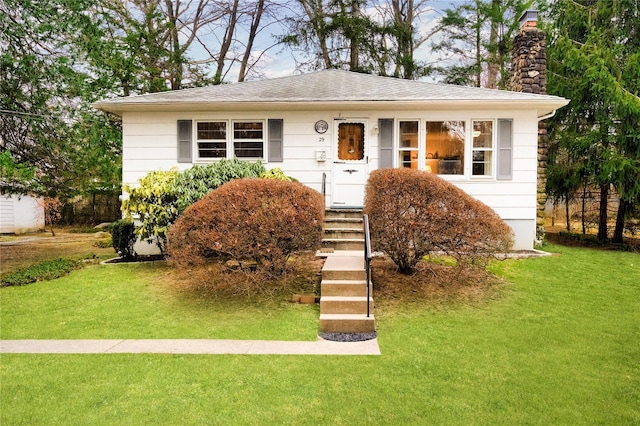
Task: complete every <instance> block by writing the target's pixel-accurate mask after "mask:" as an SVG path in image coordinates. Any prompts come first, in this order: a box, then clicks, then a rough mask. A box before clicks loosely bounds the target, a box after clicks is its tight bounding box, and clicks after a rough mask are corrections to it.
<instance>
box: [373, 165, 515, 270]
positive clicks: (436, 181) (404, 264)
mask: <svg viewBox="0 0 640 426" xmlns="http://www.w3.org/2000/svg"><path fill="white" fill-rule="evenodd" d="M364 212H365V213H366V214H368V215H369V220H370V227H371V240H372V244H373V248H374V249H375V250H381V251H384V252H385V253H387V254H388V255H389V257H391V259H392V260H393V261H394V262H395V263H396V265H397V266H398V269H399V270H400V271H401V272H403V273H410V272H411V271H412V270H413V269H414V267H415V265H416V264H417V263H418V262H419V261H420V260H421V259H422V258H423V257H424V256H425V255H427V254H429V253H432V252H435V253H443V254H446V255H449V256H452V257H453V258H455V260H456V261H457V264H458V265H459V266H465V265H482V266H484V265H485V264H486V262H487V260H488V259H489V258H492V257H494V256H495V255H496V254H497V253H504V252H505V251H508V250H509V249H510V248H511V246H512V235H513V233H512V231H511V228H509V226H508V225H507V224H506V223H504V221H503V220H502V219H500V217H499V216H498V215H497V214H496V213H495V212H494V211H493V210H492V209H491V208H490V207H488V206H487V205H485V204H483V203H481V202H480V201H478V200H475V199H474V198H472V197H471V196H469V195H468V194H466V193H465V192H464V191H462V190H461V189H459V188H457V187H456V186H454V185H452V184H450V183H448V182H446V181H445V180H443V179H441V178H439V177H438V176H436V175H434V174H431V173H426V172H421V171H418V170H412V169H404V168H403V169H382V170H376V171H374V172H373V173H371V176H370V177H369V180H368V182H367V188H366V194H365V207H364Z"/></svg>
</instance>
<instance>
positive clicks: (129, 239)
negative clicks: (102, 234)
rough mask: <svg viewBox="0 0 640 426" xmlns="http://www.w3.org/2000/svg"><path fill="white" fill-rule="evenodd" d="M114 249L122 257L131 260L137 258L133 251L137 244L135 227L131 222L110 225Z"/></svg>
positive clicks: (123, 220)
mask: <svg viewBox="0 0 640 426" xmlns="http://www.w3.org/2000/svg"><path fill="white" fill-rule="evenodd" d="M109 232H110V233H111V241H112V247H113V248H114V250H115V251H116V253H118V254H119V255H120V256H122V257H124V258H127V259H130V258H132V257H135V255H136V252H135V251H134V249H133V246H134V244H135V243H136V239H137V238H136V234H135V225H134V223H133V222H132V221H131V220H127V219H122V220H118V221H116V222H113V223H112V224H111V225H109Z"/></svg>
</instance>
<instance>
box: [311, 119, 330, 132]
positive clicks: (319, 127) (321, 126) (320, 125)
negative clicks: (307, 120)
mask: <svg viewBox="0 0 640 426" xmlns="http://www.w3.org/2000/svg"><path fill="white" fill-rule="evenodd" d="M314 127H315V129H316V132H317V133H320V134H323V133H326V131H327V130H328V129H329V125H328V124H327V122H326V121H324V120H318V121H316V124H315V126H314Z"/></svg>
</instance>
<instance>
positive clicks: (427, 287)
mask: <svg viewBox="0 0 640 426" xmlns="http://www.w3.org/2000/svg"><path fill="white" fill-rule="evenodd" d="M371 266H372V280H373V283H374V292H375V299H376V302H377V303H378V302H382V303H385V304H386V303H389V304H391V305H394V304H405V303H411V302H425V301H426V302H433V303H442V302H451V301H456V302H474V301H479V300H483V299H487V298H489V297H491V296H494V295H495V294H497V291H498V289H499V288H500V287H501V286H502V285H503V281H501V280H500V279H499V278H498V277H496V276H494V275H492V274H490V273H489V272H487V271H485V270H482V269H475V268H473V269H472V268H466V269H458V268H455V267H451V266H445V265H438V264H433V263H427V262H421V263H419V264H418V268H417V270H416V272H415V273H414V274H411V275H404V274H401V273H399V272H398V270H397V267H396V265H395V264H394V263H393V261H392V260H391V259H389V258H386V257H380V258H376V259H374V260H373V262H372V265H371Z"/></svg>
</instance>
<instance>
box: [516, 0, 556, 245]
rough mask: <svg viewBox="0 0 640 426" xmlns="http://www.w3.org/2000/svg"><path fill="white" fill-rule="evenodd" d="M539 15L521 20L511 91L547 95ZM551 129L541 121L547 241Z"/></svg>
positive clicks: (541, 206) (541, 202) (541, 196)
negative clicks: (546, 187) (548, 163)
mask: <svg viewBox="0 0 640 426" xmlns="http://www.w3.org/2000/svg"><path fill="white" fill-rule="evenodd" d="M537 20H538V12H537V11H535V10H527V11H525V12H524V13H523V14H522V16H521V17H520V31H519V32H518V35H517V36H516V38H515V39H514V41H513V57H512V60H511V90H513V91H514V92H523V93H536V94H542V95H544V94H546V93H547V58H546V51H545V50H546V49H545V34H544V32H542V31H541V30H540V29H539V28H538V27H537ZM548 140H549V138H548V136H547V125H546V124H545V123H544V121H538V211H537V218H536V223H537V233H536V234H537V237H536V238H537V239H538V240H539V241H541V240H542V239H543V238H544V212H545V207H546V203H547V195H546V191H545V186H546V182H547V149H548Z"/></svg>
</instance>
